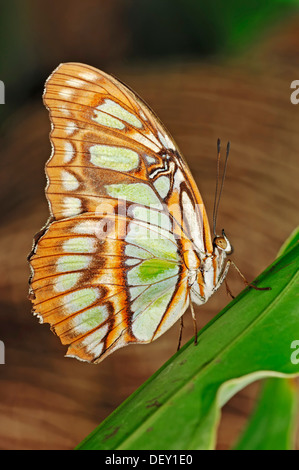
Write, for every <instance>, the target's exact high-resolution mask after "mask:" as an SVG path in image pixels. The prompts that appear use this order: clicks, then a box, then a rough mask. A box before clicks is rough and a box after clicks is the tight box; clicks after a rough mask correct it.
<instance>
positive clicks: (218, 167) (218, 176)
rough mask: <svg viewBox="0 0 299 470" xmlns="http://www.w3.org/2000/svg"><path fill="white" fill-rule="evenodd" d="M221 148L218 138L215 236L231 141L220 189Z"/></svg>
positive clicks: (214, 209)
mask: <svg viewBox="0 0 299 470" xmlns="http://www.w3.org/2000/svg"><path fill="white" fill-rule="evenodd" d="M220 150H221V148H220V139H217V176H216V189H215V199H214V208H213V234H214V236H216V222H217V216H218V209H219V204H220V199H221V194H222V190H223V185H224V180H225V175H226V168H227V161H228V156H229V150H230V142H228V143H227V146H226V156H225V162H224V168H223V173H222V177H221V184H220V189H219V181H220Z"/></svg>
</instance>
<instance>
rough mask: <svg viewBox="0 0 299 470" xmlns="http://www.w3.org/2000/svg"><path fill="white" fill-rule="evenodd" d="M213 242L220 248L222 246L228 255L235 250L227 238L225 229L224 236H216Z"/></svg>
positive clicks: (221, 248)
mask: <svg viewBox="0 0 299 470" xmlns="http://www.w3.org/2000/svg"><path fill="white" fill-rule="evenodd" d="M213 244H214V246H217V247H218V248H220V250H223V251H225V252H226V254H227V255H231V254H232V252H233V251H234V250H233V247H232V246H231V244H230V242H229V241H228V239H227V238H226V235H225V233H224V230H222V236H218V237H215V238H214V241H213Z"/></svg>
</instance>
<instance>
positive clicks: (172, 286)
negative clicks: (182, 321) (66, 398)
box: [30, 214, 188, 361]
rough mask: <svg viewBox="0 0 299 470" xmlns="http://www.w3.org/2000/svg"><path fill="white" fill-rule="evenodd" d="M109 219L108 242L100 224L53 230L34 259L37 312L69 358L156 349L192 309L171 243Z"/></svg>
mask: <svg viewBox="0 0 299 470" xmlns="http://www.w3.org/2000/svg"><path fill="white" fill-rule="evenodd" d="M106 218H107V216H106ZM109 219H110V222H111V224H110V227H109V231H108V232H106V233H105V236H104V237H103V236H102V220H103V219H101V218H100V217H98V216H91V215H88V214H82V215H80V216H77V217H70V218H68V219H63V220H59V221H55V222H53V223H51V224H50V225H49V227H48V229H47V230H46V232H45V233H44V235H43V236H42V237H41V238H40V239H39V241H38V244H37V245H36V248H35V249H34V250H33V254H32V256H31V259H30V261H31V265H32V269H33V273H34V275H33V278H32V280H31V288H32V291H33V292H34V298H33V304H34V311H35V312H36V314H37V315H38V316H39V318H40V319H41V320H42V321H43V322H47V323H50V325H51V326H52V329H53V330H54V331H55V332H56V333H57V334H58V335H59V337H60V339H61V341H62V343H63V344H69V345H70V346H69V349H68V352H67V355H70V356H75V357H77V358H79V359H82V360H86V361H97V360H99V358H100V359H103V357H104V356H106V355H107V354H110V353H111V352H112V351H113V350H115V349H117V348H118V347H121V346H123V345H124V344H128V343H131V342H150V341H152V340H153V339H155V338H156V337H158V336H160V334H162V333H163V332H164V331H165V330H166V329H168V328H169V326H171V325H172V324H173V323H174V322H175V321H176V320H177V319H178V318H179V317H180V315H181V310H182V308H186V307H187V304H188V297H187V273H186V270H185V268H184V266H183V265H182V263H181V259H180V255H179V252H178V249H177V245H176V243H175V242H174V237H173V235H172V234H171V233H170V232H167V231H166V230H165V229H161V228H160V229H159V226H155V225H154V224H147V223H144V222H143V221H138V220H134V221H133V220H132V219H126V218H125V217H115V216H111V218H109ZM157 231H158V232H159V238H156V234H157ZM126 233H127V235H126V236H125V234H126ZM177 294H179V295H177Z"/></svg>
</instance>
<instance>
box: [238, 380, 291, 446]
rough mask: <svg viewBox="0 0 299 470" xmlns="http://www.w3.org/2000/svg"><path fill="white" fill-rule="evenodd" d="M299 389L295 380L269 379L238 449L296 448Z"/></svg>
mask: <svg viewBox="0 0 299 470" xmlns="http://www.w3.org/2000/svg"><path fill="white" fill-rule="evenodd" d="M297 396H298V389H297V387H296V384H295V383H294V381H293V380H291V379H288V380H286V379H267V380H266V381H265V383H264V384H263V387H262V391H261V395H260V397H259V400H258V403H257V406H256V409H255V411H254V413H253V414H252V416H251V418H250V420H249V423H248V426H247V428H246V430H245V432H244V433H243V435H242V437H241V438H240V440H239V442H238V444H236V445H235V446H234V449H235V450H292V449H293V448H294V435H295V430H296V416H297V408H298V403H297V401H298V400H297Z"/></svg>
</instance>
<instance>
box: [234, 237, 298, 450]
mask: <svg viewBox="0 0 299 470" xmlns="http://www.w3.org/2000/svg"><path fill="white" fill-rule="evenodd" d="M298 237H299V235H298V228H297V229H295V230H294V231H293V233H291V235H290V236H289V238H288V239H287V240H286V241H285V242H284V244H283V245H282V247H281V248H280V250H279V252H278V256H281V255H283V254H284V253H286V252H287V251H288V250H289V249H291V248H293V247H294V246H295V245H296V243H298ZM297 399H298V389H297V388H296V384H295V383H294V381H293V379H267V380H265V381H264V383H263V386H262V390H261V394H260V397H259V399H258V402H257V405H256V408H255V411H254V412H253V414H252V416H251V417H250V419H249V421H248V423H247V426H246V428H245V430H244V431H243V433H242V435H241V437H240V438H239V440H238V443H237V444H235V446H234V447H233V448H234V449H235V450H291V449H293V447H294V441H295V433H296V424H297V423H296V418H297V408H298V406H297V405H298V403H297V401H298V400H297Z"/></svg>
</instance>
